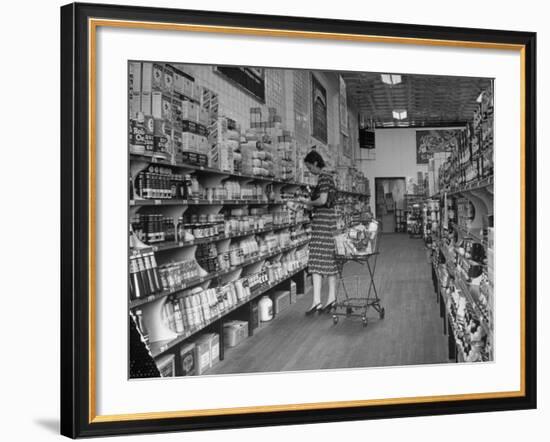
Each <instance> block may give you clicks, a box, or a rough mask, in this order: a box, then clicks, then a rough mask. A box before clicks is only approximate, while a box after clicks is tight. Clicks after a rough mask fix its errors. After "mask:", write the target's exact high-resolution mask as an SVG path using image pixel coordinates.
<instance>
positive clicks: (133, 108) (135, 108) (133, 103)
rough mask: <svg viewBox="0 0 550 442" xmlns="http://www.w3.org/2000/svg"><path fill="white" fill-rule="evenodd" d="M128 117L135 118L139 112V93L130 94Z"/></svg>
mask: <svg viewBox="0 0 550 442" xmlns="http://www.w3.org/2000/svg"><path fill="white" fill-rule="evenodd" d="M129 111H130V118H137V114H138V113H139V112H141V94H134V93H132V94H131V95H130V106H129Z"/></svg>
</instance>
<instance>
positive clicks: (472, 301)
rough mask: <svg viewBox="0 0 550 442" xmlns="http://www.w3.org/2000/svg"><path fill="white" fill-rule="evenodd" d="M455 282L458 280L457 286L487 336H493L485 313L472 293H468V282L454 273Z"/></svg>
mask: <svg viewBox="0 0 550 442" xmlns="http://www.w3.org/2000/svg"><path fill="white" fill-rule="evenodd" d="M454 278H455V282H458V286H459V287H458V288H459V289H460V291H461V292H463V293H464V296H466V300H467V301H468V303H470V305H471V306H472V307H473V309H474V311H475V313H476V315H477V317H478V319H479V322H480V323H481V326H482V327H483V329H484V330H485V332H486V333H487V336H489V338H490V339H492V338H493V330H492V327H491V325H490V324H489V322H488V320H487V319H486V318H485V315H484V314H483V313H482V311H481V309H480V308H479V305H478V304H477V301H476V300H475V299H474V298H473V297H472V294H471V293H470V288H469V286H468V283H467V282H466V281H464V280H463V279H462V276H460V275H456V274H455V275H454Z"/></svg>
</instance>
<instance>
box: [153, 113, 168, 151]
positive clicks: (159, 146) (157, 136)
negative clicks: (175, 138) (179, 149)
mask: <svg viewBox="0 0 550 442" xmlns="http://www.w3.org/2000/svg"><path fill="white" fill-rule="evenodd" d="M171 139H172V126H171V125H170V123H168V122H167V121H165V120H162V119H156V118H155V120H154V133H153V144H154V149H155V152H165V153H168V152H171V147H172V146H171Z"/></svg>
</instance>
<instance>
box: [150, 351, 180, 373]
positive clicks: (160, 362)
mask: <svg viewBox="0 0 550 442" xmlns="http://www.w3.org/2000/svg"><path fill="white" fill-rule="evenodd" d="M155 362H156V363H157V368H158V369H159V372H160V375H161V377H163V378H171V377H174V376H175V375H176V364H175V362H176V357H175V356H174V355H172V354H168V355H164V356H161V357H159V358H158V359H156V360H155Z"/></svg>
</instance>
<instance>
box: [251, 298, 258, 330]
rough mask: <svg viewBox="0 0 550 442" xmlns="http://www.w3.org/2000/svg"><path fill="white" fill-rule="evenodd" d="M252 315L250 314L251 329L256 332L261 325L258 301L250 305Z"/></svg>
mask: <svg viewBox="0 0 550 442" xmlns="http://www.w3.org/2000/svg"><path fill="white" fill-rule="evenodd" d="M250 309H251V314H250V318H251V321H250V328H251V329H252V330H256V329H257V328H258V326H259V324H260V310H259V309H258V301H257V300H256V301H251V304H250Z"/></svg>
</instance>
